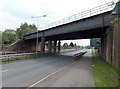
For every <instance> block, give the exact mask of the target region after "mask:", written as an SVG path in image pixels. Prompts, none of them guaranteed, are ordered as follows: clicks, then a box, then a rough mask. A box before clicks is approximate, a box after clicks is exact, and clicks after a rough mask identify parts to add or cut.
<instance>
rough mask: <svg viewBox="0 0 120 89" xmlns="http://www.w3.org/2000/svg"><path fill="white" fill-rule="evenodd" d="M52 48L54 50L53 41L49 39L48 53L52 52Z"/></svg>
mask: <svg viewBox="0 0 120 89" xmlns="http://www.w3.org/2000/svg"><path fill="white" fill-rule="evenodd" d="M51 50H52V41H51V40H49V41H48V53H51Z"/></svg>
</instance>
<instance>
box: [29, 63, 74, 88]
mask: <svg viewBox="0 0 120 89" xmlns="http://www.w3.org/2000/svg"><path fill="white" fill-rule="evenodd" d="M73 63H74V62H72V63H70V64H68V65H67V66H69V65H71V64H73ZM67 66H64V67H63V68H61V69H58V70H57V71H55V72H53V73H51V74H49V75H47V76H45V77H44V78H42V79H40V80H39V81H37V82H36V83H34V84H32V85H31V86H29V87H28V88H27V89H30V88H32V87H34V86H35V85H37V84H39V83H40V82H42V81H44V80H45V79H47V78H48V77H50V76H52V75H54V74H56V73H57V72H59V71H61V70H63V69H65V68H66V67H67Z"/></svg>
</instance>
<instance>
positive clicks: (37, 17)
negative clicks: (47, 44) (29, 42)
mask: <svg viewBox="0 0 120 89" xmlns="http://www.w3.org/2000/svg"><path fill="white" fill-rule="evenodd" d="M41 17H46V15H42V16H32V17H31V18H36V19H37V38H36V54H37V51H38V50H37V46H38V27H39V18H41Z"/></svg>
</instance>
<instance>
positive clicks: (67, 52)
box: [62, 49, 82, 53]
mask: <svg viewBox="0 0 120 89" xmlns="http://www.w3.org/2000/svg"><path fill="white" fill-rule="evenodd" d="M78 50H82V49H74V50H67V51H64V52H62V53H68V52H74V51H78Z"/></svg>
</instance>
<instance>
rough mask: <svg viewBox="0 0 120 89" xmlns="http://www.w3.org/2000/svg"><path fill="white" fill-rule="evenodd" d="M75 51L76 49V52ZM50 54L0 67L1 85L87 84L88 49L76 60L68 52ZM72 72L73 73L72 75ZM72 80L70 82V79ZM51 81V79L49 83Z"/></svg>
mask: <svg viewBox="0 0 120 89" xmlns="http://www.w3.org/2000/svg"><path fill="white" fill-rule="evenodd" d="M77 52H78V51H77ZM74 53H76V52H72V53H69V54H71V56H70V55H63V54H61V55H52V56H49V57H48V56H47V57H42V58H38V59H31V60H25V61H20V62H14V63H10V64H3V66H2V71H1V72H2V85H3V87H42V86H44V87H56V86H57V87H64V86H67V87H85V86H86V87H91V86H94V84H93V78H92V72H91V57H90V58H89V57H88V56H87V55H90V52H88V53H87V54H86V56H84V57H82V58H81V59H80V60H78V61H73V57H72V55H73V54H74ZM72 75H73V76H72ZM71 79H72V82H71V81H70V80H71ZM51 81H52V82H51Z"/></svg>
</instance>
